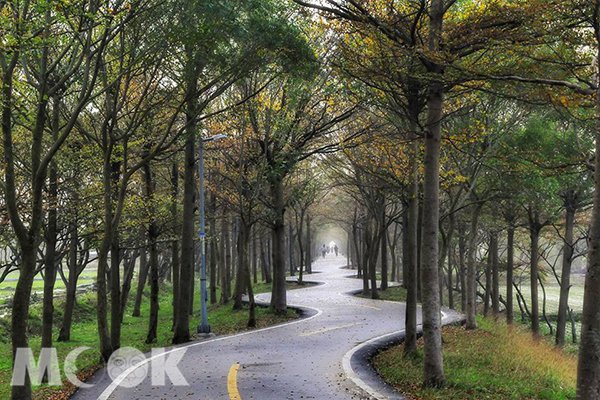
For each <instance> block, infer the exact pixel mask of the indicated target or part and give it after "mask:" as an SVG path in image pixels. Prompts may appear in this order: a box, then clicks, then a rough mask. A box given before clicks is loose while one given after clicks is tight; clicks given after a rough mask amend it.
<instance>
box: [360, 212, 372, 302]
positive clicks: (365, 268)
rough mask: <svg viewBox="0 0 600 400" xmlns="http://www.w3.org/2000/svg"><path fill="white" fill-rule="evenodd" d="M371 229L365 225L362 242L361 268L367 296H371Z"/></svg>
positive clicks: (364, 291) (364, 292) (364, 290)
mask: <svg viewBox="0 0 600 400" xmlns="http://www.w3.org/2000/svg"><path fill="white" fill-rule="evenodd" d="M369 234H370V233H369V227H368V224H367V223H365V227H364V228H363V240H362V246H361V247H362V258H361V262H360V265H361V268H362V273H363V274H362V280H363V294H364V295H365V296H368V295H370V293H369V266H370V265H369V258H370V257H369V250H370V249H369V245H368V243H369V240H370V239H369Z"/></svg>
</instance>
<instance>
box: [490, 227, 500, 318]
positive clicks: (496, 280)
mask: <svg viewBox="0 0 600 400" xmlns="http://www.w3.org/2000/svg"><path fill="white" fill-rule="evenodd" d="M490 244H491V248H490V252H491V257H492V315H493V316H494V318H498V315H499V314H500V271H499V267H498V234H497V233H496V232H492V235H491V238H490Z"/></svg>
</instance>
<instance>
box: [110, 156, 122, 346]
mask: <svg viewBox="0 0 600 400" xmlns="http://www.w3.org/2000/svg"><path fill="white" fill-rule="evenodd" d="M120 177H121V162H120V161H114V162H112V163H111V181H112V182H111V186H112V189H111V190H112V201H113V204H114V203H115V202H116V201H117V199H118V195H119V188H118V187H119V180H120ZM113 229H114V230H113V232H112V234H111V243H110V344H111V347H112V350H113V351H115V350H117V349H119V348H120V347H121V320H122V318H121V245H120V243H119V230H118V226H117V224H116V221H115V224H114V225H113Z"/></svg>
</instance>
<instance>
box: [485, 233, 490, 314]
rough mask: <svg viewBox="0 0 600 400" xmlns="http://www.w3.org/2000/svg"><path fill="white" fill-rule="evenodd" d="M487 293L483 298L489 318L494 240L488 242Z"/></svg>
mask: <svg viewBox="0 0 600 400" xmlns="http://www.w3.org/2000/svg"><path fill="white" fill-rule="evenodd" d="M484 274H485V293H484V296H483V315H484V316H486V317H487V316H488V314H489V312H490V300H491V298H492V238H491V235H490V241H489V242H488V256H487V263H486V265H485V271H484Z"/></svg>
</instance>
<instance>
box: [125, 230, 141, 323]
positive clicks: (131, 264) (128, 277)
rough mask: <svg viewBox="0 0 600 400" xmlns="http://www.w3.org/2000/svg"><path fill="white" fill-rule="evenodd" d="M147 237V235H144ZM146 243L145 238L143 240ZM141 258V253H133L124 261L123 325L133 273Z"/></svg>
mask: <svg viewBox="0 0 600 400" xmlns="http://www.w3.org/2000/svg"><path fill="white" fill-rule="evenodd" d="M144 236H145V235H144ZM143 242H145V238H144V240H143ZM138 257H139V252H138V251H137V250H136V251H133V252H131V254H129V255H128V256H127V257H125V260H124V264H123V265H124V267H125V268H124V269H125V276H124V277H123V286H122V287H121V323H123V316H124V315H125V309H126V308H127V303H128V301H129V292H130V291H131V281H132V280H133V272H134V271H135V264H136V262H137V259H138Z"/></svg>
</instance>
